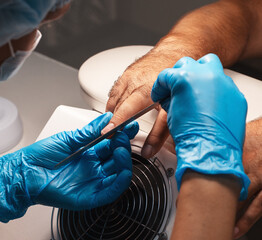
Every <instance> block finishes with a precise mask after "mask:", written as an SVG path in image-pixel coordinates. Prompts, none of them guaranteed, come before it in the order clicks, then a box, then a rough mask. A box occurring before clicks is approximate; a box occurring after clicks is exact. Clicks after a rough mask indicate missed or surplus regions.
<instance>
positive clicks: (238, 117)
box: [151, 54, 250, 240]
mask: <svg viewBox="0 0 262 240" xmlns="http://www.w3.org/2000/svg"><path fill="white" fill-rule="evenodd" d="M151 96H152V100H153V101H154V102H157V101H161V100H163V99H166V97H168V96H170V100H169V101H165V102H164V103H163V104H161V105H162V107H163V109H165V111H166V112H167V123H168V128H169V131H170V134H171V136H172V138H173V139H174V142H175V145H176V153H177V169H176V180H177V185H178V190H180V189H181V190H180V194H179V199H178V205H177V218H176V220H175V227H174V232H173V239H176V240H180V239H181V240H182V239H192V240H193V239H194V240H198V239H199V240H203V239H217V240H218V239H224V240H227V239H228V240H229V239H232V237H233V229H234V223H235V215H236V209H237V199H238V198H239V199H240V200H244V199H246V197H247V192H248V186H249V183H250V181H249V179H248V177H247V175H246V174H245V172H244V168H243V165H242V149H243V144H244V137H245V121H246V113H247V103H246V100H245V97H244V95H243V94H242V93H241V92H240V91H239V90H238V88H237V87H236V85H235V84H234V82H233V80H232V79H231V78H230V77H228V76H226V75H225V74H224V71H223V67H222V64H221V62H220V61H219V59H218V57H217V56H216V55H214V54H208V55H206V56H204V57H202V58H201V59H199V60H198V61H195V60H193V59H192V58H189V57H184V58H182V59H180V60H179V61H178V62H177V63H176V64H175V66H174V67H173V68H169V69H165V70H164V71H162V72H161V73H160V74H159V76H158V78H157V80H156V82H155V83H154V86H153V88H152V94H151ZM236 106H237V107H236ZM194 172H197V173H194ZM239 193H240V194H239Z"/></svg>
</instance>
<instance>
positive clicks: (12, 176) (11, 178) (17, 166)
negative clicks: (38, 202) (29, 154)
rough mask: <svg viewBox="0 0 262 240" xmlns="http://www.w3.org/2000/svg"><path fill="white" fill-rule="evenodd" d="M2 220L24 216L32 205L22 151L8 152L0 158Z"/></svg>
mask: <svg viewBox="0 0 262 240" xmlns="http://www.w3.org/2000/svg"><path fill="white" fill-rule="evenodd" d="M0 165H1V168H0V169H1V171H0V182H1V185H0V188H1V195H0V221H2V222H8V221H9V220H12V219H15V218H19V217H22V216H23V215H24V214H25V212H26V210H27V208H28V207H29V206H30V205H32V202H31V199H30V196H29V194H28V189H27V185H26V183H25V176H24V173H23V170H22V169H23V162H22V153H21V152H20V151H17V152H15V153H11V154H7V155H5V156H3V157H1V158H0Z"/></svg>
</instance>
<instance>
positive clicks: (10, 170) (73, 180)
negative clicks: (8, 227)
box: [0, 113, 138, 222]
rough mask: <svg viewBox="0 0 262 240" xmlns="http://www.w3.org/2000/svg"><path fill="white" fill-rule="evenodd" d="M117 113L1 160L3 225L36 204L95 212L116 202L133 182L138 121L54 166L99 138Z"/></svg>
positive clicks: (106, 115)
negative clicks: (133, 162)
mask: <svg viewBox="0 0 262 240" xmlns="http://www.w3.org/2000/svg"><path fill="white" fill-rule="evenodd" d="M111 117H112V113H106V114H104V115H101V116H100V117H98V118H97V119H95V120H94V121H92V122H91V123H90V124H88V125H87V126H85V127H84V128H83V129H81V130H76V131H69V132H61V133H58V134H56V135H53V136H51V137H49V138H46V139H43V140H41V141H39V142H36V143H34V144H32V145H30V146H28V147H25V148H22V149H21V150H19V151H17V152H15V153H11V154H7V155H5V156H3V157H1V158H0V167H1V168H0V192H1V194H0V221H2V222H8V221H9V220H11V219H14V218H18V217H21V216H23V215H24V214H25V212H26V210H27V208H28V207H29V206H30V205H33V204H44V205H49V206H55V207H61V208H67V209H72V210H82V209H91V208H95V207H98V206H101V205H105V204H108V203H111V202H113V201H114V200H116V199H117V198H118V197H119V196H120V195H121V193H123V192H124V191H125V190H126V189H127V188H128V186H129V184H130V181H131V178H132V160H131V157H130V153H131V146H130V141H129V139H132V138H134V136H135V135H136V134H137V132H138V124H137V122H133V123H130V124H129V125H127V126H126V127H125V128H124V129H123V131H122V132H117V133H116V134H115V135H114V137H113V138H112V139H106V140H104V141H102V142H100V143H99V144H97V145H95V146H94V147H93V148H91V149H89V150H87V151H86V152H85V153H83V155H82V156H81V157H79V158H78V159H75V160H73V161H72V162H71V163H69V164H68V165H66V166H63V167H61V169H53V167H54V166H55V165H56V164H57V163H59V162H60V161H62V160H63V159H65V158H66V157H67V156H69V155H71V154H72V153H73V152H75V151H76V150H77V149H79V148H80V147H82V146H84V145H86V144H87V143H89V142H91V141H92V140H94V139H95V138H97V137H98V136H99V135H100V132H101V130H102V129H103V128H104V127H105V126H106V125H107V124H108V122H109V120H110V119H111Z"/></svg>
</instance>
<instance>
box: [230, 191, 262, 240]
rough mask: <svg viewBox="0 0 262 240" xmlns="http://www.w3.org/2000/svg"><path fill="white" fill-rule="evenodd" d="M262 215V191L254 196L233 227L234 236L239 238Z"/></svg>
mask: <svg viewBox="0 0 262 240" xmlns="http://www.w3.org/2000/svg"><path fill="white" fill-rule="evenodd" d="M261 217H262V191H260V192H259V194H258V195H257V196H256V197H255V199H254V200H253V201H252V202H251V204H250V206H249V207H248V208H247V210H246V211H245V213H244V214H243V216H242V217H241V218H240V219H239V220H238V222H237V224H236V227H235V230H234V232H235V234H234V238H236V239H237V238H239V237H241V236H242V235H244V234H245V233H246V232H248V230H249V229H250V228H251V227H252V226H253V225H254V224H255V223H256V222H257V220H258V219H260V218H261Z"/></svg>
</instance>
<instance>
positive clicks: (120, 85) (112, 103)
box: [106, 78, 127, 112]
mask: <svg viewBox="0 0 262 240" xmlns="http://www.w3.org/2000/svg"><path fill="white" fill-rule="evenodd" d="M126 88H127V83H126V81H123V80H122V79H121V78H118V80H117V81H116V82H115V84H114V86H113V87H112V89H111V90H110V92H109V99H108V101H107V104H106V112H108V111H109V112H114V110H115V108H116V106H117V105H118V103H119V100H120V99H123V98H122V95H123V94H124V93H125V90H126Z"/></svg>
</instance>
